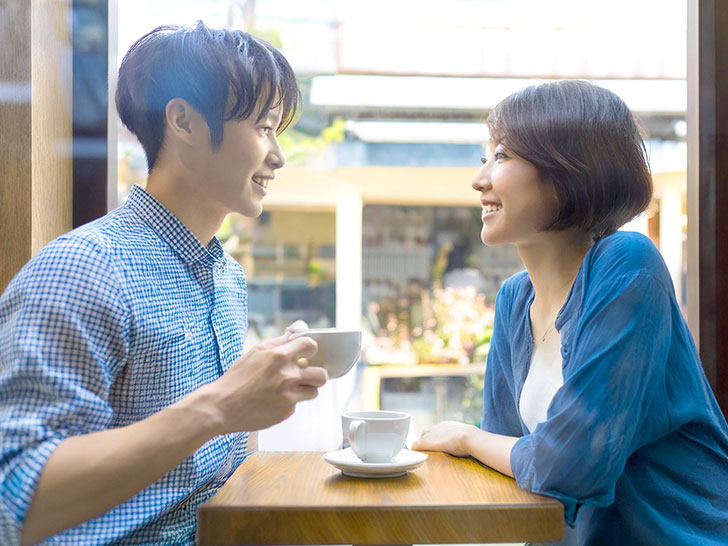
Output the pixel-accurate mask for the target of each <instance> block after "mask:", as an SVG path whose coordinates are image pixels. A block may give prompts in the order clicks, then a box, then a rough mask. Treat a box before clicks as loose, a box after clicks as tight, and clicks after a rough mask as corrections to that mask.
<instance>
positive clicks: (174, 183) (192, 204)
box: [146, 170, 227, 246]
mask: <svg viewBox="0 0 728 546" xmlns="http://www.w3.org/2000/svg"><path fill="white" fill-rule="evenodd" d="M199 188H200V186H199V185H195V184H192V183H190V182H189V181H187V180H185V178H184V177H183V176H179V175H175V174H173V173H166V172H157V171H154V170H153V171H152V172H151V173H149V178H148V179H147V186H146V190H147V192H149V194H150V195H151V196H152V197H154V198H155V199H156V200H157V201H159V202H160V203H162V205H164V206H165V207H166V208H167V209H168V210H169V211H170V212H171V213H172V214H174V215H175V216H176V217H177V218H179V220H180V221H181V222H182V223H183V224H184V225H185V226H187V228H188V229H189V230H190V231H191V232H192V233H193V234H194V236H195V237H197V239H198V240H199V241H200V242H201V243H202V244H203V245H205V246H207V244H208V243H209V242H210V241H211V240H212V238H213V237H214V236H215V233H217V231H218V230H219V229H220V226H221V225H222V222H223V220H224V219H225V216H226V214H227V212H226V211H222V210H217V209H213V207H211V206H209V205H207V200H206V199H205V198H204V196H202V195H198V194H199V192H200V189H199ZM206 205H207V206H206Z"/></svg>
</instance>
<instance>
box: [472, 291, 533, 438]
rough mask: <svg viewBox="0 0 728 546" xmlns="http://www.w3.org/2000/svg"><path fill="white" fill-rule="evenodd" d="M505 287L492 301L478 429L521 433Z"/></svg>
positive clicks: (508, 434)
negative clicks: (490, 333)
mask: <svg viewBox="0 0 728 546" xmlns="http://www.w3.org/2000/svg"><path fill="white" fill-rule="evenodd" d="M508 286H509V284H508V283H506V284H504V285H503V287H502V288H501V290H500V291H499V292H498V296H497V297H496V302H495V317H494V321H493V335H492V336H491V343H490V349H489V350H488V360H487V364H486V368H485V381H484V384H483V414H482V416H481V419H480V428H481V429H483V430H487V431H488V432H493V433H495V434H503V435H506V436H521V435H522V434H523V429H522V427H521V421H520V418H519V416H518V412H517V411H516V402H515V398H514V386H513V382H514V379H513V372H512V366H511V350H510V345H509V336H508V333H507V323H508V318H509V316H510V310H511V307H512V302H511V298H510V296H509V290H508Z"/></svg>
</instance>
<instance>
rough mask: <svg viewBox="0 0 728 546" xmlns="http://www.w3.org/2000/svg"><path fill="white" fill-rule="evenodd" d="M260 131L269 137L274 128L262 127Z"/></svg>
mask: <svg viewBox="0 0 728 546" xmlns="http://www.w3.org/2000/svg"><path fill="white" fill-rule="evenodd" d="M260 130H261V131H263V134H264V135H268V134H270V132H271V131H272V130H273V128H272V127H261V128H260Z"/></svg>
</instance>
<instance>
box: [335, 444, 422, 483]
mask: <svg viewBox="0 0 728 546" xmlns="http://www.w3.org/2000/svg"><path fill="white" fill-rule="evenodd" d="M324 460H325V461H326V462H327V463H329V464H330V465H333V466H335V467H336V468H338V469H339V470H341V472H343V473H344V474H345V475H346V476H353V477H355V478H394V477H397V476H404V475H405V474H406V473H407V471H408V470H414V469H415V468H417V467H418V466H420V465H421V464H422V463H424V462H425V460H427V454H426V453H420V452H419V451H410V450H409V449H403V450H402V451H400V452H399V453H398V454H397V456H396V457H395V458H394V461H392V462H391V463H365V462H364V461H362V460H361V459H359V457H357V456H356V455H355V454H354V452H353V451H352V449H351V448H350V447H347V448H346V449H340V450H339V451H332V452H331V453H325V454H324Z"/></svg>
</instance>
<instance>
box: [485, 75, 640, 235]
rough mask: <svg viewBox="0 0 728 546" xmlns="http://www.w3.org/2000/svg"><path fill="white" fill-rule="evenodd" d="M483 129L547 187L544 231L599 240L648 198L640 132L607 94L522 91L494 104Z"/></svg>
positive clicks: (575, 84) (585, 87) (564, 83)
mask: <svg viewBox="0 0 728 546" xmlns="http://www.w3.org/2000/svg"><path fill="white" fill-rule="evenodd" d="M486 123H487V124H488V129H489V130H490V137H491V139H493V140H494V141H495V142H498V143H501V144H503V145H504V146H505V147H506V148H508V149H509V150H510V151H511V152H513V153H515V154H516V155H518V156H520V157H522V158H523V159H525V160H527V161H529V162H530V163H532V164H533V165H534V166H535V167H536V168H537V169H538V171H539V173H540V174H541V176H542V178H543V179H544V181H545V182H546V183H551V184H553V186H554V190H555V193H556V198H557V201H558V210H557V212H556V214H555V216H554V219H553V222H552V223H551V224H550V225H549V226H547V228H546V229H547V230H562V229H568V228H577V229H581V230H584V231H585V232H588V233H591V234H592V237H593V238H594V239H595V240H596V239H600V238H602V237H605V236H607V235H610V234H612V233H614V232H615V231H616V230H617V229H618V228H619V227H621V226H622V225H623V224H625V223H626V222H628V221H629V220H631V219H632V218H634V217H635V216H637V215H638V214H639V213H641V212H642V211H643V210H645V208H647V205H648V204H649V202H650V199H651V198H652V177H651V175H650V168H649V165H648V162H647V151H646V149H645V144H644V141H643V140H642V136H641V134H640V129H639V128H638V125H637V122H636V121H635V119H634V117H633V115H632V113H631V112H630V111H629V109H628V108H627V105H626V104H625V103H624V101H622V99H620V98H619V97H618V96H617V95H615V94H614V93H612V92H611V91H608V90H607V89H604V88H602V87H598V86H596V85H594V84H591V83H589V82H586V81H582V80H559V81H553V82H549V83H544V84H540V85H534V86H531V87H526V88H525V89H521V90H520V91H517V92H516V93H513V94H512V95H510V96H508V97H506V98H505V99H504V100H502V101H501V102H500V103H499V104H498V105H497V106H496V107H495V108H494V109H493V110H492V111H491V112H490V114H489V116H488V119H487V121H486Z"/></svg>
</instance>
